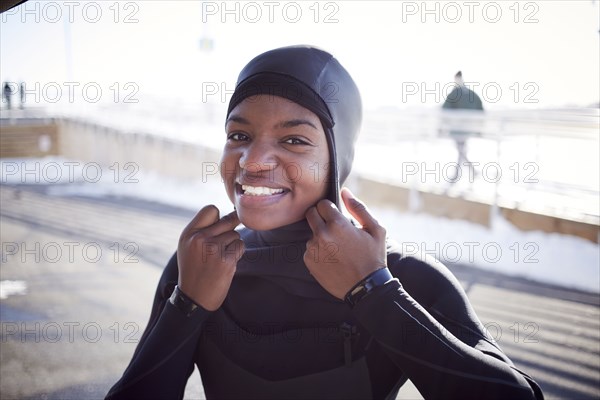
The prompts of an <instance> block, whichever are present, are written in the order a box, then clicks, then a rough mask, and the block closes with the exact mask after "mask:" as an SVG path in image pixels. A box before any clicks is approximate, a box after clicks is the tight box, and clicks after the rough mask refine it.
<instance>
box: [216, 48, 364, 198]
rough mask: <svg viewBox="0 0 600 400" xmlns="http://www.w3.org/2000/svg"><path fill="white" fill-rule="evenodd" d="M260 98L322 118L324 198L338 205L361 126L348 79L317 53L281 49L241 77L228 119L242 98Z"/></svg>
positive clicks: (329, 58)
mask: <svg viewBox="0 0 600 400" xmlns="http://www.w3.org/2000/svg"><path fill="white" fill-rule="evenodd" d="M259 94H268V95H271V96H279V97H283V98H286V99H288V100H291V101H293V102H295V103H297V104H299V105H301V106H302V107H304V108H306V109H308V110H310V111H312V112H313V113H315V114H316V115H317V116H318V117H319V118H320V120H321V123H322V125H323V129H324V131H325V135H326V136H327V144H328V145H329V157H330V160H331V165H332V166H333V168H330V173H331V176H330V180H331V183H330V189H329V195H328V198H329V200H331V201H333V202H334V203H336V204H338V205H339V191H340V186H341V185H342V183H343V182H344V181H345V180H346V178H347V177H348V174H350V170H351V169H352V161H353V160H354V143H355V142H356V138H357V136H358V132H359V131H360V125H361V122H362V102H361V99H360V93H359V92H358V88H357V86H356V84H355V83H354V81H353V80H352V77H351V76H350V74H349V73H348V72H347V71H346V70H345V69H344V67H342V65H341V64H340V63H339V62H338V61H337V60H336V59H335V58H334V57H333V56H332V55H331V54H329V53H327V52H326V51H323V50H321V49H318V48H316V47H310V46H290V47H282V48H279V49H275V50H270V51H267V52H266V53H263V54H261V55H259V56H257V57H255V58H254V59H253V60H252V61H250V62H249V63H248V64H247V65H246V66H245V67H244V69H243V70H242V72H240V75H239V77H238V81H237V84H236V88H235V91H234V93H233V96H232V97H231V100H230V102H229V107H228V109H227V117H229V113H231V111H232V110H233V109H234V108H235V107H236V106H237V105H238V104H239V103H241V102H242V101H243V100H244V99H245V98H247V97H250V96H254V95H259Z"/></svg>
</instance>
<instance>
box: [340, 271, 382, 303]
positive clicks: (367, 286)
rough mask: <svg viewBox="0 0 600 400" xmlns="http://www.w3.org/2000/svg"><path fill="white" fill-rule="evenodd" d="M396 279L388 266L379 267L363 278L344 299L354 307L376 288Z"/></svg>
mask: <svg viewBox="0 0 600 400" xmlns="http://www.w3.org/2000/svg"><path fill="white" fill-rule="evenodd" d="M392 279H394V277H393V276H392V273H391V272H390V270H389V269H388V268H387V267H383V268H379V269H378V270H377V271H375V272H372V273H371V274H369V275H367V276H366V277H365V278H364V279H363V280H361V281H360V282H358V283H357V284H356V285H354V286H353V287H352V289H350V290H349V291H348V293H346V297H344V301H345V302H346V304H348V305H349V306H350V307H352V308H354V306H355V305H356V304H358V302H359V301H361V300H362V299H363V298H364V297H365V296H367V295H368V294H369V293H371V292H372V291H373V290H375V288H378V287H379V286H383V285H385V284H386V283H388V282H389V281H391V280H392Z"/></svg>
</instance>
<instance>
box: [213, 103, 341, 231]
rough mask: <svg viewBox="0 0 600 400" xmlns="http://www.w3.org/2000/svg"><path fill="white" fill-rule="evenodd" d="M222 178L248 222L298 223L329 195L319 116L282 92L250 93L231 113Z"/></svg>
mask: <svg viewBox="0 0 600 400" xmlns="http://www.w3.org/2000/svg"><path fill="white" fill-rule="evenodd" d="M225 131H226V133H227V143H226V144H225V149H224V151H223V156H222V158H221V177H222V178H223V181H224V183H225V189H226V190H227V195H228V196H229V199H230V200H231V202H232V203H233V205H234V206H235V208H236V209H237V213H238V216H239V218H240V221H241V222H242V224H244V225H245V226H246V227H248V228H250V229H255V230H268V229H273V228H277V227H280V226H284V225H288V224H291V223H293V222H297V221H299V220H301V219H303V218H304V214H305V213H306V210H308V208H309V207H311V206H313V205H314V204H316V203H317V201H319V200H320V199H322V198H324V197H326V195H327V187H328V185H327V181H328V175H327V171H328V168H327V166H328V163H329V151H328V147H327V140H326V138H325V132H324V131H323V127H322V125H321V121H320V120H319V118H318V117H317V116H316V115H315V114H314V113H313V112H311V111H309V110H307V109H306V108H304V107H302V106H300V105H298V104H296V103H294V102H292V101H290V100H287V99H284V98H282V97H277V96H269V95H257V96H253V97H248V98H247V99H245V100H244V101H242V102H241V103H240V104H238V105H237V106H236V107H235V108H234V109H233V110H232V111H231V113H230V114H229V118H228V119H227V122H226V125H225Z"/></svg>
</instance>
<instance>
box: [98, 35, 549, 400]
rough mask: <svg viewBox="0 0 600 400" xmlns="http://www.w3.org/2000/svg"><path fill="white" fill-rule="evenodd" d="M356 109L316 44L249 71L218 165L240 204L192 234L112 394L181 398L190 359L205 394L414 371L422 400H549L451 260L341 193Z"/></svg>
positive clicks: (316, 392)
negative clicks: (486, 322) (410, 253)
mask: <svg viewBox="0 0 600 400" xmlns="http://www.w3.org/2000/svg"><path fill="white" fill-rule="evenodd" d="M361 112H362V111H361V100H360V95H359V92H358V89H357V87H356V85H355V84H354V82H353V80H352V78H351V77H350V75H349V74H348V73H347V72H346V70H345V69H344V68H343V67H342V66H341V65H340V64H339V63H338V61H337V60H336V59H335V58H333V57H332V56H331V55H330V54H328V53H327V52H324V51H322V50H319V49H316V48H312V47H303V46H297V47H285V48H280V49H276V50H272V51H269V52H266V53H264V54H261V55H259V56H258V57H256V58H255V59H253V60H252V61H250V63H249V64H248V65H247V66H246V67H245V68H244V69H243V70H242V72H241V74H240V76H239V79H238V84H237V86H236V90H235V92H234V94H233V96H232V99H231V102H230V104H229V109H228V112H227V119H226V134H227V141H226V144H225V148H224V151H223V158H222V165H221V175H222V178H223V181H224V183H225V189H226V191H227V194H228V195H229V198H230V199H231V202H232V203H233V205H234V207H235V211H234V212H231V213H229V214H227V215H225V216H223V217H220V215H219V211H218V210H217V208H216V207H214V206H207V207H204V208H203V209H202V210H200V212H199V213H198V214H197V215H196V216H195V217H194V219H193V220H192V221H191V222H190V224H189V225H188V226H187V227H186V228H185V229H184V231H183V233H182V234H181V237H180V240H179V246H178V249H177V253H176V254H175V255H174V256H173V257H172V259H171V260H170V262H169V264H168V265H167V267H166V269H165V271H164V273H163V275H162V278H161V280H160V283H159V285H158V289H157V291H156V296H155V300H154V305H153V308H152V314H151V317H150V321H149V323H148V327H147V328H146V330H145V332H144V334H143V336H142V339H141V341H140V343H139V345H138V347H137V349H136V351H135V353H134V355H133V359H132V360H131V363H130V365H129V367H128V368H127V370H126V371H125V373H124V374H123V377H122V378H121V380H119V382H117V383H116V384H115V386H114V387H113V388H112V389H111V391H110V392H109V394H108V398H110V399H117V398H123V399H134V398H162V399H168V398H182V397H183V394H184V389H185V385H186V382H187V379H188V378H189V376H190V374H191V373H192V371H193V366H194V363H195V364H196V365H197V366H198V369H199V371H200V375H201V378H202V383H203V385H204V391H205V394H206V397H207V398H209V399H235V398H243V399H288V398H296V399H368V398H376V399H393V398H395V396H396V394H397V393H398V390H399V388H400V386H402V384H404V382H405V381H406V380H407V379H410V380H411V381H412V382H413V383H414V384H415V386H416V387H417V388H418V389H419V391H420V392H421V393H422V394H423V396H424V397H425V398H427V399H430V398H444V399H450V398H460V399H467V398H479V399H533V398H538V399H539V398H543V395H542V392H541V390H540V389H539V387H538V386H537V384H536V383H535V382H534V381H533V380H532V379H531V378H530V377H528V376H527V375H525V374H524V373H522V372H521V371H519V370H517V369H516V368H515V367H514V366H513V364H512V363H511V361H510V360H509V359H508V358H507V357H506V356H505V355H504V353H503V352H502V350H500V349H499V348H498V346H497V345H496V344H495V343H494V342H493V341H492V340H491V339H489V337H488V336H486V332H485V330H484V328H483V325H482V324H481V322H480V321H479V320H478V318H477V316H476V315H475V312H474V311H473V309H472V307H471V305H470V304H469V301H468V299H467V297H466V295H465V293H464V291H463V290H462V288H461V287H460V285H459V283H458V282H457V280H456V279H455V278H454V276H453V275H452V274H451V273H450V272H449V271H448V269H446V268H445V267H444V266H443V265H442V264H440V263H439V262H437V261H435V260H431V259H425V260H421V259H417V258H414V257H404V256H402V254H401V253H400V252H399V246H397V245H396V244H394V243H393V242H392V241H390V240H387V238H386V232H385V229H384V228H383V227H382V226H381V225H380V224H379V223H378V222H377V221H376V220H375V219H374V218H373V217H372V216H371V214H370V213H369V211H368V210H367V208H366V207H365V206H364V205H363V204H362V203H361V202H360V201H359V200H357V199H356V198H355V197H354V196H353V195H352V193H350V191H348V190H346V189H344V190H341V191H340V185H341V184H342V183H343V182H344V180H345V179H346V177H347V176H348V174H349V172H350V168H351V164H352V159H353V153H354V151H353V148H354V143H355V139H356V135H357V134H358V131H359V128H360V123H361ZM340 197H341V199H342V201H343V202H344V204H345V206H346V208H347V209H348V211H349V212H350V214H352V216H353V217H354V218H355V219H356V221H357V222H358V224H359V225H360V226H359V225H358V224H355V223H352V222H351V221H349V220H348V219H347V218H345V217H344V216H343V215H342V214H341V213H340V211H339V206H340ZM240 222H241V223H242V224H243V225H244V228H242V229H240V230H235V228H236V227H237V226H238V225H239V224H240Z"/></svg>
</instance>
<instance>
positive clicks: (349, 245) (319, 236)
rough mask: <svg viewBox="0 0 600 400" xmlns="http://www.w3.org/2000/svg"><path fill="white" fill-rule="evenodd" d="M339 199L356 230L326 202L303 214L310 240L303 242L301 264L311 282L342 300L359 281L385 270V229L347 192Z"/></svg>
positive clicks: (346, 190) (319, 203)
mask: <svg viewBox="0 0 600 400" xmlns="http://www.w3.org/2000/svg"><path fill="white" fill-rule="evenodd" d="M341 194H342V199H343V201H344V204H345V205H346V208H347V209H348V211H349V212H350V214H352V216H353V217H354V218H355V219H356V220H357V221H358V223H359V224H361V225H362V228H358V227H356V226H354V225H352V223H351V222H350V221H349V220H348V219H347V218H346V217H345V216H344V215H343V214H342V213H341V212H340V211H339V210H338V208H337V207H336V206H335V204H333V203H332V202H331V201H329V200H321V201H319V202H318V203H317V205H316V206H314V207H311V208H309V209H308V211H307V212H306V219H307V220H308V224H309V225H310V228H311V229H312V231H313V237H312V238H311V239H310V240H309V241H308V242H307V243H306V252H305V253H304V263H305V264H306V266H307V267H308V269H309V270H310V273H311V274H312V275H313V276H314V277H315V279H316V280H317V281H318V282H319V284H321V286H323V288H325V290H327V291H328V292H329V293H331V294H332V295H333V296H335V297H337V298H338V299H343V298H344V296H345V295H346V293H347V292H348V291H349V290H350V289H352V287H353V286H354V285H355V284H356V283H358V282H359V281H360V280H361V279H363V278H364V277H366V276H367V275H369V274H370V273H371V272H374V271H376V270H377V269H379V268H382V267H385V266H386V265H387V263H386V252H385V237H386V236H385V235H386V234H385V229H384V228H383V227H382V226H381V225H379V223H378V222H377V221H376V220H375V218H373V217H372V216H371V214H370V213H369V211H368V210H367V207H366V206H365V205H364V204H363V203H362V202H361V201H359V200H358V199H356V198H355V197H354V195H353V194H352V192H350V190H348V189H346V188H344V189H342V193H341Z"/></svg>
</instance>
